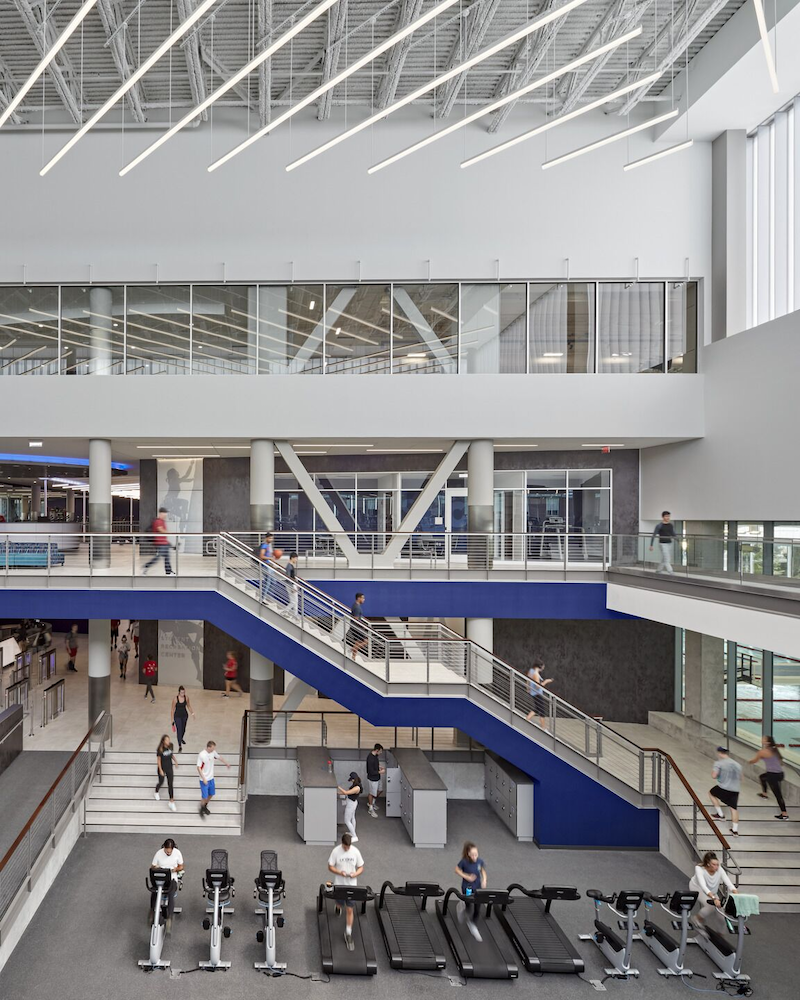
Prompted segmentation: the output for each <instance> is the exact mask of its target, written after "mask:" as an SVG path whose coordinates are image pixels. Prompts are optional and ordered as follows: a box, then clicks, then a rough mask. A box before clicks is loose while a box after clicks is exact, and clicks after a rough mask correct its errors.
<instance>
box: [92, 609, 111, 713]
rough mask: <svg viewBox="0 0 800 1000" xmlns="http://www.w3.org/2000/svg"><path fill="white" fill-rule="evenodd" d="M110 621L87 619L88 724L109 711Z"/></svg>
mask: <svg viewBox="0 0 800 1000" xmlns="http://www.w3.org/2000/svg"><path fill="white" fill-rule="evenodd" d="M110 639H111V623H110V622H108V621H104V620H102V619H95V618H91V619H89V726H90V727H91V726H92V725H93V724H94V721H95V719H96V718H97V716H98V715H99V714H100V713H101V712H108V713H109V714H110V713H111V654H110V653H109V646H110V644H111V643H110Z"/></svg>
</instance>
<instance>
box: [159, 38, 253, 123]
mask: <svg viewBox="0 0 800 1000" xmlns="http://www.w3.org/2000/svg"><path fill="white" fill-rule="evenodd" d="M200 58H201V59H202V60H203V62H204V63H205V64H206V66H208V68H209V69H210V70H211V72H212V73H213V74H214V75H215V76H218V77H219V78H220V80H221V81H222V82H223V83H225V81H226V80H230V78H231V77H232V76H233V74H234V72H235V70H232V69H231V68H230V67H229V66H227V65H226V64H225V63H224V62H223V61H222V60H221V59H220V57H219V56H218V55H216V54H215V53H212V51H211V49H209V48H206V45H205V43H204V42H203V41H202V40H201V41H200ZM233 89H234V91H235V92H236V93H237V94H238V95H239V97H240V98H241V99H242V100H243V101H244V103H245V107H248V108H249V107H250V106H251V105H252V101H251V100H250V93H249V91H248V89H247V84H246V83H245V81H244V80H241V81H240V82H239V83H236V84H234V86H233ZM221 103H222V102H217V106H218V107H219V106H220V104H221ZM175 106H176V107H177V105H175Z"/></svg>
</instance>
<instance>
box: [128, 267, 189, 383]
mask: <svg viewBox="0 0 800 1000" xmlns="http://www.w3.org/2000/svg"><path fill="white" fill-rule="evenodd" d="M191 298H192V293H191V288H190V286H189V285H129V286H128V290H127V311H126V322H125V334H126V341H127V349H126V359H127V364H126V372H127V374H128V375H188V374H189V372H190V364H189V359H190V356H191V343H192V336H191V335H192V302H191Z"/></svg>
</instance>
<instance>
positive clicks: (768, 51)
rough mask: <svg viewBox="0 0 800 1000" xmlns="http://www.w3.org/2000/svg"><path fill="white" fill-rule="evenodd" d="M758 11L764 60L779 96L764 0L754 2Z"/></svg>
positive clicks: (773, 87) (757, 16)
mask: <svg viewBox="0 0 800 1000" xmlns="http://www.w3.org/2000/svg"><path fill="white" fill-rule="evenodd" d="M753 6H754V7H755V9H756V20H757V21H758V33H759V35H761V44H762V46H763V47H764V58H765V59H766V60H767V72H768V73H769V78H770V81H771V82H772V89H773V91H774V92H775V93H776V94H777V93H778V92H779V91H780V89H781V88H780V86H779V84H778V74H777V73H776V72H775V60H774V59H773V58H772V47H771V45H770V44H769V32H768V31H767V20H766V18H765V17H764V3H763V0H753Z"/></svg>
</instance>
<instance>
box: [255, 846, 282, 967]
mask: <svg viewBox="0 0 800 1000" xmlns="http://www.w3.org/2000/svg"><path fill="white" fill-rule="evenodd" d="M284 886H285V883H284V881H283V873H282V872H281V870H280V869H279V868H278V855H277V853H276V852H275V851H262V852H261V871H260V872H259V873H258V878H257V879H256V887H255V889H254V890H253V897H254V898H255V899H257V900H258V904H259V905H258V909H257V910H256V911H255V912H256V915H257V916H260V917H262V919H263V921H264V929H263V930H260V931H257V932H256V941H258V943H259V944H263V945H264V950H265V955H264V961H263V962H254V963H253V967H254V968H256V969H264V970H266V971H269V972H271V973H272V975H273V976H282V975H283V973H284V972H285V971H286V962H278V961H277V958H276V955H277V949H276V944H275V928H276V927H283V925H284V917H283V906H282V905H281V900H282V899H283V898H284V896H285V895H286V891H285V888H284Z"/></svg>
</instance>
